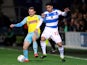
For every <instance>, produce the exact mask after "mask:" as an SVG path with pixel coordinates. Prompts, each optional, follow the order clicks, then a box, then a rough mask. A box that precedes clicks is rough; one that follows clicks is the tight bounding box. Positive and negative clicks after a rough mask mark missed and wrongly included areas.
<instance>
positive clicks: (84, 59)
mask: <svg viewBox="0 0 87 65" xmlns="http://www.w3.org/2000/svg"><path fill="white" fill-rule="evenodd" d="M50 55H54V56H59V55H55V54H50ZM65 57H66V58H72V59H79V60H87V59H85V58H79V57H74V56H67V55H65Z"/></svg>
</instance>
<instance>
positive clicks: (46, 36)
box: [40, 27, 50, 59]
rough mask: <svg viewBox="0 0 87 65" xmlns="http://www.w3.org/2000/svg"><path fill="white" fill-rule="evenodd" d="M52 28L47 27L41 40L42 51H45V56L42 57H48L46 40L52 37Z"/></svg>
mask: <svg viewBox="0 0 87 65" xmlns="http://www.w3.org/2000/svg"><path fill="white" fill-rule="evenodd" d="M48 31H49V32H50V30H49V29H48V28H47V27H45V29H44V31H43V33H42V35H41V41H40V44H41V48H42V52H43V56H41V58H42V59H43V58H45V57H46V42H45V40H46V39H48V38H49V37H50V33H49V32H48Z"/></svg>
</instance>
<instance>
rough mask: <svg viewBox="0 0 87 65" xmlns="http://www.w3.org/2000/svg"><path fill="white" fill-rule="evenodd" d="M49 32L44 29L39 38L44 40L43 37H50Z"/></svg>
mask: <svg viewBox="0 0 87 65" xmlns="http://www.w3.org/2000/svg"><path fill="white" fill-rule="evenodd" d="M50 36H51V34H50V32H48V31H47V30H44V31H43V33H42V35H41V40H42V41H44V40H45V39H48V38H50Z"/></svg>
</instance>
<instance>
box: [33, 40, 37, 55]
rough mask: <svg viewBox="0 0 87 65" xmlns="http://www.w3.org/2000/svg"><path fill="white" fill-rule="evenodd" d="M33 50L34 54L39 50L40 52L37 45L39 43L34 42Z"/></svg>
mask: <svg viewBox="0 0 87 65" xmlns="http://www.w3.org/2000/svg"><path fill="white" fill-rule="evenodd" d="M33 50H34V54H36V53H37V50H38V45H37V42H36V41H35V42H33Z"/></svg>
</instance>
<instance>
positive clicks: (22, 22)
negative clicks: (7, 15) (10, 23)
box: [15, 17, 27, 27]
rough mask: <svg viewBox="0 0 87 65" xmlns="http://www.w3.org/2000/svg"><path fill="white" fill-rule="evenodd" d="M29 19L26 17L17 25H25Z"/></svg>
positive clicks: (16, 25)
mask: <svg viewBox="0 0 87 65" xmlns="http://www.w3.org/2000/svg"><path fill="white" fill-rule="evenodd" d="M26 21H27V17H25V18H24V19H23V20H22V21H21V22H20V23H17V24H15V27H21V26H23V25H24V24H25V23H26Z"/></svg>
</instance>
